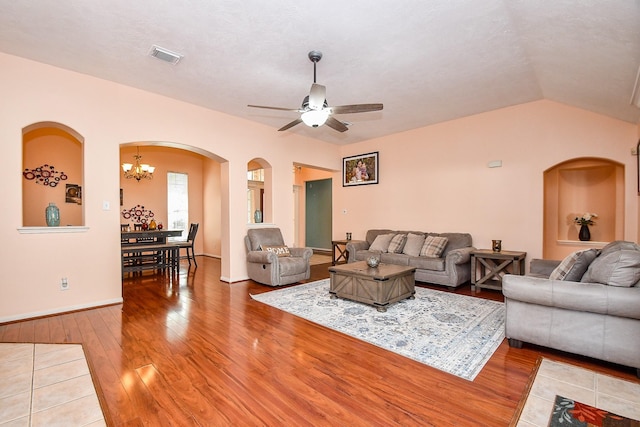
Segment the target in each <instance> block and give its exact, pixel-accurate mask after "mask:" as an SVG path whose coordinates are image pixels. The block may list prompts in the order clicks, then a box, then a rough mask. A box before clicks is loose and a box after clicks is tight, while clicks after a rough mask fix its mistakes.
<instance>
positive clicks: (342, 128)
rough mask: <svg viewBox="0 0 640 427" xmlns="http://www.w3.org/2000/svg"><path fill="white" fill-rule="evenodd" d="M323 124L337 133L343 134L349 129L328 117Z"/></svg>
mask: <svg viewBox="0 0 640 427" xmlns="http://www.w3.org/2000/svg"><path fill="white" fill-rule="evenodd" d="M325 124H326V125H327V126H329V127H330V128H332V129H335V130H337V131H338V132H345V131H348V130H349V128H348V127H346V126H345V125H344V123H342V122H341V121H340V120H338V119H336V118H334V117H331V116H329V118H328V119H327V121H326V122H325Z"/></svg>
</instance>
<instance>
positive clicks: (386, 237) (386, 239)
mask: <svg viewBox="0 0 640 427" xmlns="http://www.w3.org/2000/svg"><path fill="white" fill-rule="evenodd" d="M393 236H395V234H394V233H389V234H380V235H378V237H376V239H375V240H374V241H373V243H372V244H371V246H369V250H370V251H376V252H387V250H388V249H389V243H391V239H393Z"/></svg>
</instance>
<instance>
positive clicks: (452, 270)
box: [346, 229, 475, 289]
mask: <svg viewBox="0 0 640 427" xmlns="http://www.w3.org/2000/svg"><path fill="white" fill-rule="evenodd" d="M392 233H393V234H409V233H412V234H422V235H427V236H429V235H430V236H438V237H446V238H447V239H448V243H447V245H446V246H445V248H444V251H443V252H442V254H441V256H440V257H438V258H428V257H424V256H412V255H407V254H405V253H387V252H379V251H371V250H369V248H370V247H371V244H372V243H373V242H374V241H375V239H376V237H378V236H379V235H382V234H392ZM346 249H347V251H348V252H349V259H348V262H356V261H364V260H366V259H367V258H369V257H370V256H379V257H380V262H382V263H387V264H397V265H408V266H412V267H415V268H416V273H415V279H416V280H417V281H419V282H426V283H434V284H437V285H444V286H447V287H449V288H451V289H453V288H456V287H458V286H461V285H463V284H465V283H467V282H469V280H470V279H471V251H473V250H475V248H474V247H473V246H472V239H471V235H470V234H468V233H427V232H422V231H394V230H388V229H373V230H368V231H367V234H366V237H365V240H353V241H351V242H349V243H347V245H346Z"/></svg>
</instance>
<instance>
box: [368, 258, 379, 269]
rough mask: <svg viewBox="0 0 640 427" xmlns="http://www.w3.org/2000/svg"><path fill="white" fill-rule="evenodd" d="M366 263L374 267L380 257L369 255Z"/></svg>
mask: <svg viewBox="0 0 640 427" xmlns="http://www.w3.org/2000/svg"><path fill="white" fill-rule="evenodd" d="M367 265H368V266H369V267H371V268H376V267H377V266H378V265H380V258H378V257H375V256H370V257H369V258H367Z"/></svg>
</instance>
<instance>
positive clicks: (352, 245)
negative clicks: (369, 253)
mask: <svg viewBox="0 0 640 427" xmlns="http://www.w3.org/2000/svg"><path fill="white" fill-rule="evenodd" d="M345 249H346V250H347V251H348V252H349V260H348V262H355V261H356V251H364V250H367V249H369V242H367V241H366V240H351V241H350V242H349V243H347V245H346V247H345Z"/></svg>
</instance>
